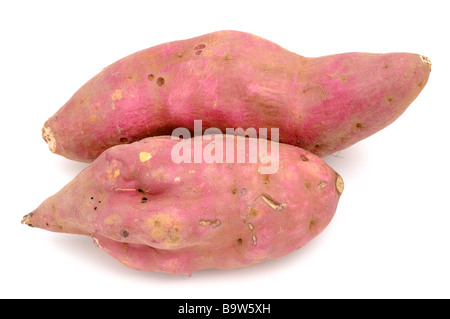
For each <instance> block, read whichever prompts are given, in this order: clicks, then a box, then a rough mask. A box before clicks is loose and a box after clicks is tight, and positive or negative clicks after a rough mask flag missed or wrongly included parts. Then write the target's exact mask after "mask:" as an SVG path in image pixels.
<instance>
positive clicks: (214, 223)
mask: <svg viewBox="0 0 450 319" xmlns="http://www.w3.org/2000/svg"><path fill="white" fill-rule="evenodd" d="M198 224H199V225H200V226H209V227H212V228H216V227H219V226H220V225H221V224H222V222H221V221H220V219H215V220H206V219H201V220H199V221H198Z"/></svg>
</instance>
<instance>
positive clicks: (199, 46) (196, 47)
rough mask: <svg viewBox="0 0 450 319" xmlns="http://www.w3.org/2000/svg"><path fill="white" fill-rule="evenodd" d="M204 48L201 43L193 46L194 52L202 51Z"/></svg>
mask: <svg viewBox="0 0 450 319" xmlns="http://www.w3.org/2000/svg"><path fill="white" fill-rule="evenodd" d="M205 47H206V45H204V44H203V43H201V44H198V45H196V46H195V48H194V51H197V50H202V49H204V48H205Z"/></svg>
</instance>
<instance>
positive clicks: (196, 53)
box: [195, 50, 203, 55]
mask: <svg viewBox="0 0 450 319" xmlns="http://www.w3.org/2000/svg"><path fill="white" fill-rule="evenodd" d="M202 52H203V51H202V50H198V51H195V55H200V54H202Z"/></svg>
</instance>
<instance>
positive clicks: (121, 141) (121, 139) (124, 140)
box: [120, 137, 130, 144]
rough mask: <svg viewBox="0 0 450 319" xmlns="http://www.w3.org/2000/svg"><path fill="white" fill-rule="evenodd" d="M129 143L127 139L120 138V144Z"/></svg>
mask: <svg viewBox="0 0 450 319" xmlns="http://www.w3.org/2000/svg"><path fill="white" fill-rule="evenodd" d="M129 141H130V139H129V138H128V137H121V138H120V144H127V143H128V142H129Z"/></svg>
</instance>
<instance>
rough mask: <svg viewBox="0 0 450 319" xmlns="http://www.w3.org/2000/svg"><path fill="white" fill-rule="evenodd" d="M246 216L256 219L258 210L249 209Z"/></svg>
mask: <svg viewBox="0 0 450 319" xmlns="http://www.w3.org/2000/svg"><path fill="white" fill-rule="evenodd" d="M247 214H248V215H249V216H250V217H256V216H258V210H257V209H256V208H255V207H250V209H249V210H248V212H247Z"/></svg>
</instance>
